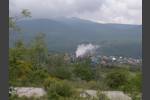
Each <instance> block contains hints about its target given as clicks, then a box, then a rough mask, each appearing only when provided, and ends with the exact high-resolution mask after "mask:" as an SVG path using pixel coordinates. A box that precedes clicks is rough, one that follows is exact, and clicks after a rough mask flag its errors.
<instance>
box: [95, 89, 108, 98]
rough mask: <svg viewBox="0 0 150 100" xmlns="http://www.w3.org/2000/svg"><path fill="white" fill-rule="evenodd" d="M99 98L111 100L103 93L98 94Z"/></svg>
mask: <svg viewBox="0 0 150 100" xmlns="http://www.w3.org/2000/svg"><path fill="white" fill-rule="evenodd" d="M97 97H98V100H109V98H108V97H107V96H106V95H105V94H104V93H102V92H101V91H98V92H97Z"/></svg>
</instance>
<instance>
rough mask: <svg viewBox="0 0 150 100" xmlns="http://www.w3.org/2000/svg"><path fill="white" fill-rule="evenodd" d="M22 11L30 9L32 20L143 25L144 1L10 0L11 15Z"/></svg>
mask: <svg viewBox="0 0 150 100" xmlns="http://www.w3.org/2000/svg"><path fill="white" fill-rule="evenodd" d="M22 9H29V10H30V12H31V13H32V18H56V17H77V18H82V19H88V20H91V21H96V22H104V23H124V24H142V0H9V10H10V15H17V14H18V13H19V12H20V11H21V10H22Z"/></svg>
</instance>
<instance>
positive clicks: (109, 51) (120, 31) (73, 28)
mask: <svg viewBox="0 0 150 100" xmlns="http://www.w3.org/2000/svg"><path fill="white" fill-rule="evenodd" d="M17 24H18V26H20V27H21V28H22V31H23V37H24V39H25V41H29V40H31V38H32V37H34V36H35V35H36V34H37V33H39V32H42V33H45V34H46V41H47V44H48V47H49V50H50V51H58V52H75V50H76V48H77V45H78V44H81V43H93V44H98V45H100V46H101V48H100V49H99V50H98V52H99V53H100V54H102V55H124V56H131V57H136V58H137V57H141V56H142V25H128V24H109V23H108V24H103V23H96V22H92V21H89V20H83V19H78V18H58V19H32V20H22V21H19V22H18V23H17Z"/></svg>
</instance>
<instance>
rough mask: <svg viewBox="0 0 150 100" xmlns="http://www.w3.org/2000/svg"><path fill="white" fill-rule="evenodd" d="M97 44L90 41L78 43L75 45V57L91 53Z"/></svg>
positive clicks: (94, 50)
mask: <svg viewBox="0 0 150 100" xmlns="http://www.w3.org/2000/svg"><path fill="white" fill-rule="evenodd" d="M98 48H99V46H98V45H93V44H91V43H89V44H80V45H78V47H77V50H76V57H77V58H78V57H84V56H87V55H92V54H94V53H95V52H96V49H98Z"/></svg>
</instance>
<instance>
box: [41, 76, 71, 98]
mask: <svg viewBox="0 0 150 100" xmlns="http://www.w3.org/2000/svg"><path fill="white" fill-rule="evenodd" d="M44 86H45V89H46V90H47V93H48V99H50V100H51V99H52V100H60V99H59V98H63V97H70V96H72V94H73V88H72V87H71V85H70V84H68V82H66V81H62V80H58V79H55V78H48V79H47V80H45V82H44Z"/></svg>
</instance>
